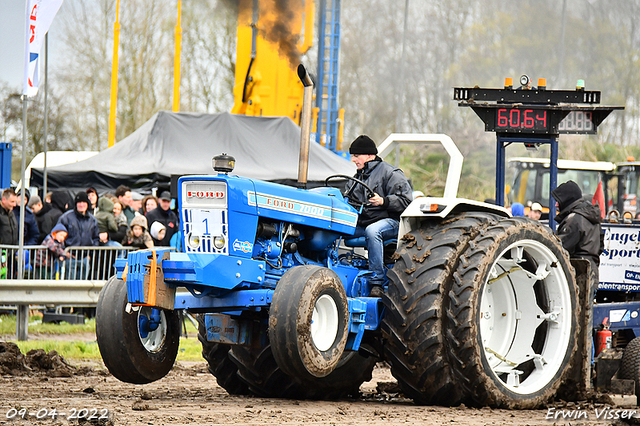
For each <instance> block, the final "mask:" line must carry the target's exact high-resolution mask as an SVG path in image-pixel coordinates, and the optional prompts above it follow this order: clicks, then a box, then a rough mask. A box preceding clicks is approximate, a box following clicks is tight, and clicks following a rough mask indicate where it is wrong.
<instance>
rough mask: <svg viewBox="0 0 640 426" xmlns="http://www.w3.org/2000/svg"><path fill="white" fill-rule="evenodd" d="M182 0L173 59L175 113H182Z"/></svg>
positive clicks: (179, 3)
mask: <svg viewBox="0 0 640 426" xmlns="http://www.w3.org/2000/svg"><path fill="white" fill-rule="evenodd" d="M181 15H182V0H178V20H177V22H176V52H175V57H174V59H173V112H178V111H180V52H181V50H182V21H181Z"/></svg>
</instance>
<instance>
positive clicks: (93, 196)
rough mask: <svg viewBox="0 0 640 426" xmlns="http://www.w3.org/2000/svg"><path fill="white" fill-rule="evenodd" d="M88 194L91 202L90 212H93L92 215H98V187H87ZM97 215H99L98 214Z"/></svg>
mask: <svg viewBox="0 0 640 426" xmlns="http://www.w3.org/2000/svg"><path fill="white" fill-rule="evenodd" d="M87 195H88V196H89V201H90V202H91V203H90V204H89V213H91V214H92V215H94V216H96V214H97V213H98V209H99V207H98V198H99V197H98V191H96V189H95V188H94V187H89V188H87ZM96 217H97V216H96Z"/></svg>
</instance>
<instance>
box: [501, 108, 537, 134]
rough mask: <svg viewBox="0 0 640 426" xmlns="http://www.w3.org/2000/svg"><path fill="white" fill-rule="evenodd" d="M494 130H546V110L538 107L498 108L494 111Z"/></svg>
mask: <svg viewBox="0 0 640 426" xmlns="http://www.w3.org/2000/svg"><path fill="white" fill-rule="evenodd" d="M496 130H514V131H523V130H524V131H527V132H531V131H536V130H542V131H546V130H547V111H545V110H540V109H520V108H499V109H498V111H497V113H496Z"/></svg>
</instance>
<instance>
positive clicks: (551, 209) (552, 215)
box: [549, 136, 558, 231]
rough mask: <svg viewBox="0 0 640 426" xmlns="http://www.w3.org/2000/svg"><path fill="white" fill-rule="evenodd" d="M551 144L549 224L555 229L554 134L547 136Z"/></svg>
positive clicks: (556, 176)
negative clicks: (552, 192)
mask: <svg viewBox="0 0 640 426" xmlns="http://www.w3.org/2000/svg"><path fill="white" fill-rule="evenodd" d="M549 142H550V144H551V164H550V165H549V226H550V227H551V230H553V231H555V230H556V221H555V217H556V200H555V199H554V198H553V195H551V191H553V190H554V189H556V187H557V186H558V139H557V138H556V137H555V136H551V137H550V138H549Z"/></svg>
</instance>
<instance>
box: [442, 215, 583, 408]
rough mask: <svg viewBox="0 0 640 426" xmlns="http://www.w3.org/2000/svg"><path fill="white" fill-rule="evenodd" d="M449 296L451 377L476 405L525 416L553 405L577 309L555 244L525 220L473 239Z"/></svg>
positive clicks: (563, 256) (566, 368)
mask: <svg viewBox="0 0 640 426" xmlns="http://www.w3.org/2000/svg"><path fill="white" fill-rule="evenodd" d="M454 277H455V282H454V283H453V287H452V289H451V291H450V293H449V305H448V307H447V308H448V309H447V318H448V321H447V326H446V333H447V334H446V336H447V341H448V342H450V345H449V349H450V355H451V362H452V369H453V370H454V373H455V376H456V381H457V383H458V384H459V386H460V388H461V389H463V390H464V392H465V393H466V394H467V395H469V397H470V400H469V402H470V403H472V404H475V405H480V406H484V405H490V406H496V407H507V408H518V409H530V408H536V407H538V406H540V405H542V404H544V403H545V402H547V401H548V400H549V399H551V398H552V397H553V396H554V395H555V393H556V391H557V390H558V387H559V386H560V385H561V384H562V382H563V381H564V380H565V378H566V377H567V375H568V374H569V372H570V364H571V361H572V354H573V353H574V351H575V347H576V336H578V335H579V327H580V326H579V323H578V321H577V318H579V316H580V306H579V304H578V303H577V300H578V289H577V286H576V281H575V277H574V272H573V268H572V267H571V264H570V262H569V258H568V255H567V253H566V251H564V250H563V248H562V246H561V244H560V241H559V240H558V239H557V237H555V236H554V235H553V234H551V232H550V231H549V230H547V229H546V228H544V227H543V226H541V225H540V224H537V223H534V222H532V221H530V220H528V219H524V218H511V219H504V220H501V221H500V222H498V223H496V224H493V225H491V226H489V227H488V228H487V229H486V230H485V231H484V232H483V233H481V234H480V235H478V237H477V238H475V239H474V240H473V241H472V242H471V243H470V245H469V248H468V249H467V250H466V251H465V252H464V254H463V255H462V257H461V262H460V264H459V266H458V268H457V271H456V272H455V274H454Z"/></svg>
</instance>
